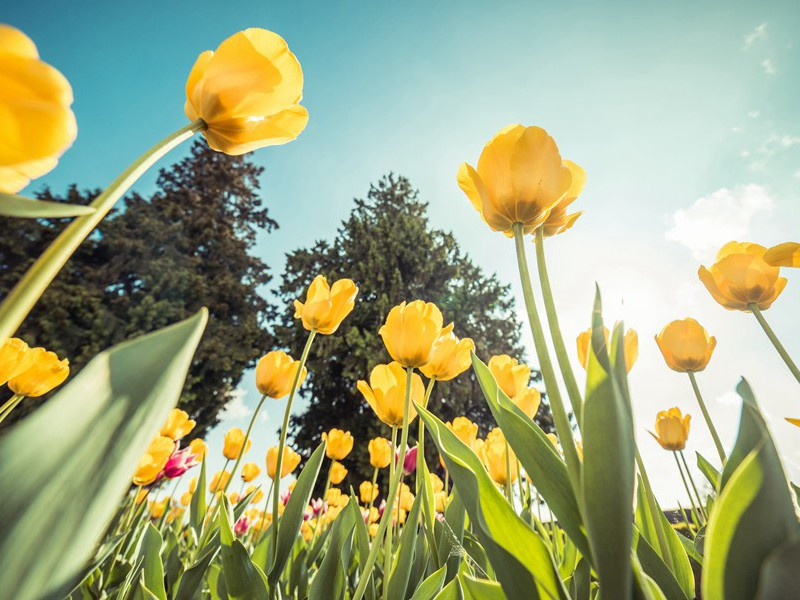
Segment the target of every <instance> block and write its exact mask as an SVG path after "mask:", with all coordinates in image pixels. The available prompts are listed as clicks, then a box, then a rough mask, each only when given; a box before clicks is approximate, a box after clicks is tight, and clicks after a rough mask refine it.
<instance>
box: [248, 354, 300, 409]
mask: <svg viewBox="0 0 800 600" xmlns="http://www.w3.org/2000/svg"><path fill="white" fill-rule="evenodd" d="M299 368H300V361H298V360H295V359H293V358H292V357H291V356H289V355H288V354H286V352H284V351H283V350H273V351H272V352H267V353H266V354H265V355H264V356H262V357H261V359H259V361H258V364H257V365H256V387H257V388H258V391H259V392H260V393H262V394H265V395H267V396H269V397H270V398H275V399H278V398H283V397H284V396H287V395H288V394H289V392H291V391H292V383H294V378H295V376H296V375H297V369H299ZM307 374H308V371H307V370H306V368H305V367H303V370H302V371H301V372H300V379H299V380H298V381H297V386H298V387H299V386H300V385H301V384H302V383H303V381H304V380H305V378H306V375H307Z"/></svg>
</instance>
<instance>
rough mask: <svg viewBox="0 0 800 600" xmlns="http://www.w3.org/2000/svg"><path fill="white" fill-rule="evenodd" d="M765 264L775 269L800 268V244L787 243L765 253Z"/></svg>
mask: <svg viewBox="0 0 800 600" xmlns="http://www.w3.org/2000/svg"><path fill="white" fill-rule="evenodd" d="M764 262H766V263H767V264H768V265H772V266H773V267H795V268H797V267H800V244H798V243H797V242H785V243H783V244H778V245H777V246H773V247H772V248H770V249H769V250H767V251H766V252H765V253H764Z"/></svg>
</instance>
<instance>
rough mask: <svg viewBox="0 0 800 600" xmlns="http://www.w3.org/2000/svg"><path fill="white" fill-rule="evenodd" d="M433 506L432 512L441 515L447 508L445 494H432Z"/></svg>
mask: <svg viewBox="0 0 800 600" xmlns="http://www.w3.org/2000/svg"><path fill="white" fill-rule="evenodd" d="M433 506H434V510H435V511H436V512H438V513H443V512H444V509H445V508H447V494H445V493H444V492H443V491H439V492H434V493H433Z"/></svg>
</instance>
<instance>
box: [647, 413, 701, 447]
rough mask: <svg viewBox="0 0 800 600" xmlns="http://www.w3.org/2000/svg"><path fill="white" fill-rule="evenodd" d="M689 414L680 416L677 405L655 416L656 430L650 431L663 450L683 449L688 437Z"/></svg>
mask: <svg viewBox="0 0 800 600" xmlns="http://www.w3.org/2000/svg"><path fill="white" fill-rule="evenodd" d="M691 419H692V418H691V417H690V416H689V415H684V416H681V410H680V409H679V408H677V407H675V408H670V409H669V410H662V411H661V412H659V413H658V415H657V416H656V432H655V433H652V432H650V435H652V436H653V437H654V438H655V439H656V441H657V442H658V443H659V444H661V447H662V448H664V450H683V449H684V447H685V446H686V439H687V438H688V437H689V423H690V421H691Z"/></svg>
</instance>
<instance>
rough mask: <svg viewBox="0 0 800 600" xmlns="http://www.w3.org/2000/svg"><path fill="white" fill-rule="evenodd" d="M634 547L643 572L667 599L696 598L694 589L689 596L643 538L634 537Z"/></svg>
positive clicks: (689, 599)
mask: <svg viewBox="0 0 800 600" xmlns="http://www.w3.org/2000/svg"><path fill="white" fill-rule="evenodd" d="M634 547H635V549H636V556H637V557H638V559H639V563H640V564H641V567H642V570H643V571H644V572H645V573H646V574H647V575H648V576H649V577H650V578H651V579H652V580H653V581H655V582H656V584H657V585H658V587H659V588H660V589H661V590H662V591H663V592H664V594H665V595H666V596H667V598H675V599H677V598H685V600H692V599H693V598H694V589H692V591H691V592H690V593H689V594H687V593H686V590H684V589H683V588H682V587H681V585H680V584H679V583H678V580H677V579H676V578H675V575H673V573H672V571H671V570H670V568H669V567H668V566H667V563H665V562H664V559H663V558H661V555H659V553H658V551H657V550H656V549H655V548H654V547H653V546H651V545H650V544H649V543H648V541H647V540H646V539H645V538H644V537H643V536H641V535H638V534H637V535H635V536H634ZM687 562H688V559H687Z"/></svg>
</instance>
